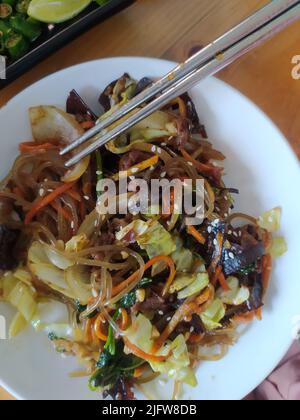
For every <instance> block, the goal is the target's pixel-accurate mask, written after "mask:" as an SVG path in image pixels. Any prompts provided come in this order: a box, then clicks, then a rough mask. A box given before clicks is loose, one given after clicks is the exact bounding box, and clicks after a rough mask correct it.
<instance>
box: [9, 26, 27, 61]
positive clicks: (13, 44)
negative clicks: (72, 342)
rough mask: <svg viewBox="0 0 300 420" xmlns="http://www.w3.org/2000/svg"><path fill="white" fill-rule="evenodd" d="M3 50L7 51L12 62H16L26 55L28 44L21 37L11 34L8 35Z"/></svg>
mask: <svg viewBox="0 0 300 420" xmlns="http://www.w3.org/2000/svg"><path fill="white" fill-rule="evenodd" d="M5 48H6V49H7V51H8V53H9V55H10V57H11V58H12V59H13V60H17V59H18V58H20V57H22V56H23V55H24V54H26V53H27V51H28V50H29V42H28V41H27V40H26V38H24V36H23V35H21V34H18V33H15V32H12V33H9V35H8V37H7V39H6V40H5Z"/></svg>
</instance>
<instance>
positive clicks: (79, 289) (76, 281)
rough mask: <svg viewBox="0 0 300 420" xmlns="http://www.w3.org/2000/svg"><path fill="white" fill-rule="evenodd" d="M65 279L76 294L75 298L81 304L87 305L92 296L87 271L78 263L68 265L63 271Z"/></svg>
mask: <svg viewBox="0 0 300 420" xmlns="http://www.w3.org/2000/svg"><path fill="white" fill-rule="evenodd" d="M65 280H66V283H67V284H68V286H69V288H70V289H71V290H72V292H73V293H74V295H75V296H76V299H78V300H79V301H80V303H81V304H82V305H87V303H88V301H89V300H90V298H91V297H92V290H91V289H92V287H91V284H90V275H89V272H88V271H87V270H86V269H85V267H81V266H79V265H76V266H73V267H69V268H68V269H67V270H66V272H65Z"/></svg>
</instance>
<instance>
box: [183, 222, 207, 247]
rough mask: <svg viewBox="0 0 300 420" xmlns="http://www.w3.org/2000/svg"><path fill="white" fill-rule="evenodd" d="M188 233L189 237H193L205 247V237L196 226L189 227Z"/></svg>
mask: <svg viewBox="0 0 300 420" xmlns="http://www.w3.org/2000/svg"><path fill="white" fill-rule="evenodd" d="M187 232H188V234H189V235H192V236H193V237H194V238H195V239H196V241H198V242H199V243H200V244H202V245H204V244H205V242H206V239H205V238H204V236H203V235H201V233H200V232H198V231H197V230H196V229H195V227H194V226H191V225H190V226H187Z"/></svg>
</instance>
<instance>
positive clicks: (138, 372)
mask: <svg viewBox="0 0 300 420" xmlns="http://www.w3.org/2000/svg"><path fill="white" fill-rule="evenodd" d="M144 370H145V365H142V366H139V367H138V368H135V369H134V372H133V377H134V378H136V379H137V378H140V377H141V376H142V374H143V372H144Z"/></svg>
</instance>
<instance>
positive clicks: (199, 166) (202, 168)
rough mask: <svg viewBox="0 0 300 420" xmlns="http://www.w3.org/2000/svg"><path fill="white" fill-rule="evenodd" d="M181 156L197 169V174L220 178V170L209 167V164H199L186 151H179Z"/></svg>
mask: <svg viewBox="0 0 300 420" xmlns="http://www.w3.org/2000/svg"><path fill="white" fill-rule="evenodd" d="M180 151H181V153H182V156H183V157H184V158H185V159H186V160H187V161H188V162H191V163H192V164H193V165H194V166H195V167H196V168H197V169H198V171H199V172H201V173H204V174H207V175H211V176H213V177H215V178H220V175H221V172H222V170H223V169H222V168H219V167H216V166H213V165H210V164H206V163H201V162H199V161H198V160H196V159H194V158H193V157H192V156H191V155H190V154H189V153H188V152H187V151H186V150H184V149H180Z"/></svg>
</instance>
